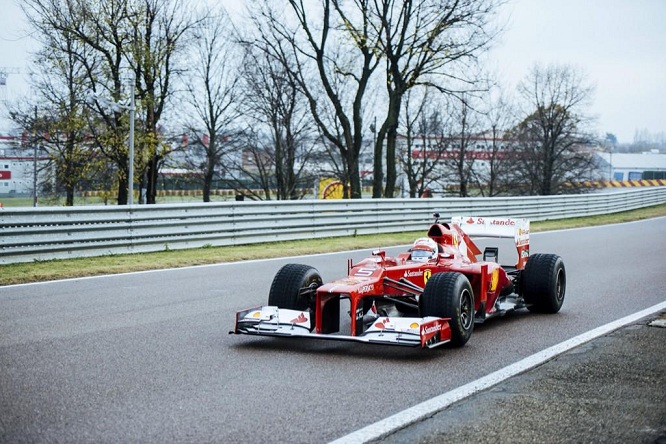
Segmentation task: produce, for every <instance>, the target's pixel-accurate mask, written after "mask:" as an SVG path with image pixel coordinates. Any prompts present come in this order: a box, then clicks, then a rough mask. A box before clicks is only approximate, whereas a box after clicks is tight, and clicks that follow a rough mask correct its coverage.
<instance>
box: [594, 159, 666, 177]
mask: <svg viewBox="0 0 666 444" xmlns="http://www.w3.org/2000/svg"><path fill="white" fill-rule="evenodd" d="M597 157H598V159H599V160H600V161H599V170H600V171H601V172H602V174H603V176H604V177H605V178H607V179H610V180H618V181H623V180H641V179H651V178H656V179H664V178H666V154H660V153H653V152H646V153H640V154H627V153H603V152H600V153H597ZM646 173H647V174H646ZM654 173H657V174H656V175H657V176H661V177H653V176H654V175H655V174H654ZM648 176H652V177H648Z"/></svg>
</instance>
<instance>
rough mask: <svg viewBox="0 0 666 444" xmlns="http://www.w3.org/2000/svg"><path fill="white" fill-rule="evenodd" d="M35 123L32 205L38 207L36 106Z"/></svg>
mask: <svg viewBox="0 0 666 444" xmlns="http://www.w3.org/2000/svg"><path fill="white" fill-rule="evenodd" d="M32 124H33V132H34V135H35V137H34V139H33V141H32V146H33V154H34V156H33V162H32V170H33V182H32V184H33V185H32V206H33V207H36V206H37V140H38V139H37V107H36V106H35V121H34V122H33V123H32Z"/></svg>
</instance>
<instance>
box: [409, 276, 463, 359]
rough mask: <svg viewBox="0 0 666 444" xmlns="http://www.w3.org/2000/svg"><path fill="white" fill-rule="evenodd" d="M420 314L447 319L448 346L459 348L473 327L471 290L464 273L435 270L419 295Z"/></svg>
mask: <svg viewBox="0 0 666 444" xmlns="http://www.w3.org/2000/svg"><path fill="white" fill-rule="evenodd" d="M419 311H420V312H421V316H422V317H425V316H436V317H439V318H450V319H451V320H450V321H449V325H450V327H451V345H452V346H454V347H462V346H463V345H465V344H466V343H467V341H469V338H470V337H471V336H472V331H473V330H474V293H473V292H472V286H471V285H470V283H469V280H468V279H467V278H466V277H465V275H463V274H461V273H456V272H445V273H437V274H435V275H433V276H432V277H431V278H430V279H428V283H427V284H426V286H425V289H424V290H423V294H422V295H421V297H420V298H419Z"/></svg>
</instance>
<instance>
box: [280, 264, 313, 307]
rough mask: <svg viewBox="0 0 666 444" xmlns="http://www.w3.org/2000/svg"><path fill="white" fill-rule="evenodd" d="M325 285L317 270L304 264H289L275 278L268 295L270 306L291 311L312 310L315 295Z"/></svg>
mask: <svg viewBox="0 0 666 444" xmlns="http://www.w3.org/2000/svg"><path fill="white" fill-rule="evenodd" d="M322 284H323V281H322V279H321V275H320V274H319V271H317V269H316V268H314V267H311V266H309V265H302V264H287V265H285V266H283V267H282V268H280V270H278V272H277V273H276V274H275V277H274V278H273V283H272V284H271V289H270V291H269V293H268V305H273V306H277V307H279V308H287V309H289V310H303V311H306V310H310V313H311V314H313V313H314V311H313V310H312V309H313V307H314V301H315V293H316V290H317V288H318V287H320V286H321V285H322Z"/></svg>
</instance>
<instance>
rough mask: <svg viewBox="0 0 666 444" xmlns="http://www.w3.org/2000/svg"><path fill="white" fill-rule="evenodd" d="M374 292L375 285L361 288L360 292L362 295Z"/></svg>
mask: <svg viewBox="0 0 666 444" xmlns="http://www.w3.org/2000/svg"><path fill="white" fill-rule="evenodd" d="M374 290H375V285H374V284H368V285H364V286H362V287H361V288H359V289H358V292H359V293H360V294H363V293H370V292H372V291H374Z"/></svg>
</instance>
